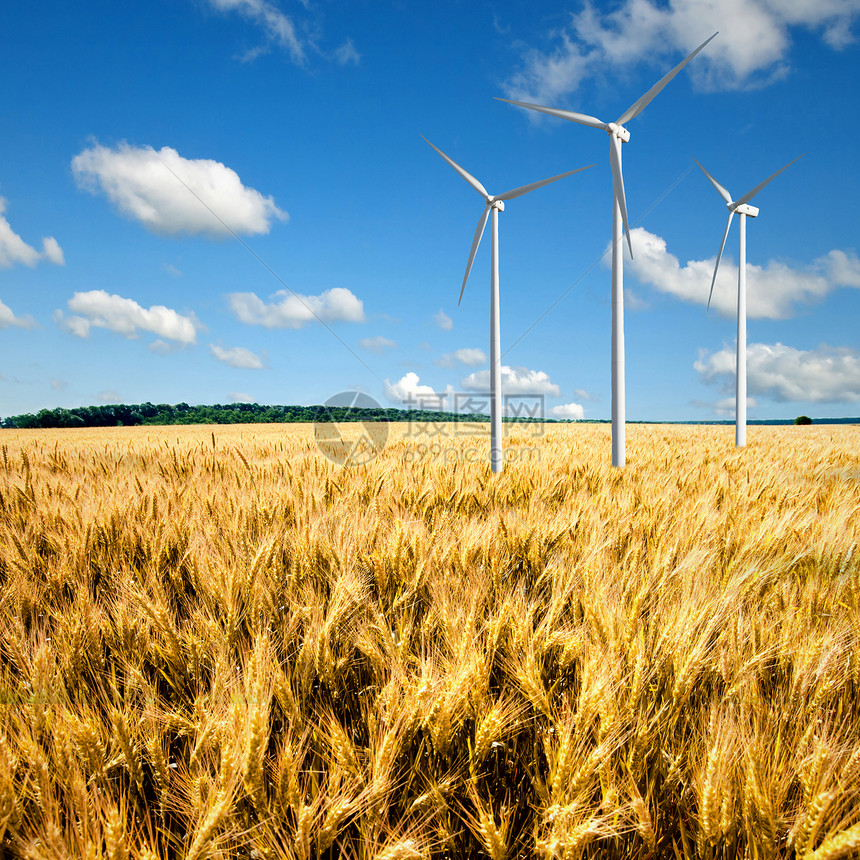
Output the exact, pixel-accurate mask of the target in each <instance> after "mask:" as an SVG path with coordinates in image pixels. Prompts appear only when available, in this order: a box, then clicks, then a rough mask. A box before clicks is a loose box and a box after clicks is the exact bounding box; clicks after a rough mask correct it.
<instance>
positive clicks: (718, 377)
mask: <svg viewBox="0 0 860 860" xmlns="http://www.w3.org/2000/svg"><path fill="white" fill-rule="evenodd" d="M693 366H694V368H695V369H696V371H697V372H698V373H699V375H700V376H701V377H702V380H703V381H704V382H705V383H708V384H711V385H717V386H718V387H719V389H720V390H721V391H723V392H724V393H726V394H730V393H731V392H732V391H734V386H735V348H734V347H733V346H723V348H722V349H721V350H719V351H718V352H714V353H710V354H709V353H708V352H706V351H703V352H702V353H701V355H700V356H699V359H698V360H697V361H696V362H695V364H694V365H693ZM747 391H748V393H749V394H750V395H758V396H759V397H767V398H769V399H771V400H775V401H778V402H789V401H795V402H801V403H858V402H860V353H858V352H856V351H855V350H851V349H847V348H844V347H830V346H827V345H826V344H824V345H822V346H821V347H819V348H818V349H811V350H799V349H794V348H793V347H790V346H785V345H784V344H781V343H776V344H766V343H751V344H748V345H747ZM731 404H732V406H731V408H732V409H734V401H733V400H732V401H731Z"/></svg>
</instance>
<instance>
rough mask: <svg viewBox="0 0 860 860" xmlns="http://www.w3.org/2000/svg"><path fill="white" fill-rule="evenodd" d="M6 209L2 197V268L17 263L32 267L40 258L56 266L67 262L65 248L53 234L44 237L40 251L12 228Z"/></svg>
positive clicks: (0, 249)
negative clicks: (5, 213)
mask: <svg viewBox="0 0 860 860" xmlns="http://www.w3.org/2000/svg"><path fill="white" fill-rule="evenodd" d="M5 211H6V199H5V198H4V197H0V269H11V268H12V266H14V265H16V264H21V265H24V266H29V267H30V268H31V269H32V268H33V267H34V266H35V265H36V264H37V263H38V262H39V260H48V262H51V263H54V265H56V266H62V265H64V264H65V262H66V261H65V258H64V257H63V249H62V248H61V247H60V246H59V244H58V243H57V240H56V239H55V238H54V237H53V236H46V237H45V238H44V239H42V252H41V253H39V251H37V250H36V249H35V248H34V247H32V246H31V245H28V244H27V243H26V242H25V241H24V240H23V239H22V238H21V237H20V236H19V235H18V234H17V233H16V232H15V231H14V230H13V229H12V225H11V224H10V223H9V222H8V221H7V220H6V218H5V217H4V216H3V213H4V212H5Z"/></svg>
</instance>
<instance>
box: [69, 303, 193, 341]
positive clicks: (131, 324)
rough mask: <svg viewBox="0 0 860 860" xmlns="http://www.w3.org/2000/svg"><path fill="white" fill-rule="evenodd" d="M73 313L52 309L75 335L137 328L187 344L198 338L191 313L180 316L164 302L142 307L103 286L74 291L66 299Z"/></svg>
mask: <svg viewBox="0 0 860 860" xmlns="http://www.w3.org/2000/svg"><path fill="white" fill-rule="evenodd" d="M68 308H69V310H70V311H72V316H68V317H67V316H65V315H64V313H63V312H62V311H60V310H57V311H55V313H54V321H55V322H56V323H57V324H58V325H60V326H61V327H62V328H64V329H66V331H69V332H71V333H72V334H74V335H76V336H77V337H82V338H86V337H89V336H90V330H91V329H92V328H106V329H109V330H110V331H115V332H117V333H118V334H122V335H125V337H128V338H134V337H138V336H139V332H142V331H144V332H151V333H152V334H155V335H158V336H159V337H161V338H166V339H167V340H171V341H175V342H176V343H179V344H183V345H187V344H192V343H195V342H196V340H197V329H198V328H200V327H201V326H200V323H199V322H198V321H197V320H196V319H195V317H194V315H193V314H192V315H191V316H182V314H180V313H177V312H176V311H175V310H172V309H171V308H167V307H165V306H164V305H152V306H151V307H149V308H144V307H142V306H141V305H139V304H138V303H137V302H136V301H134V299H127V298H123V296H118V295H116V294H110V293H107V292H106V291H105V290H89V291H87V292H83V293H75V294H74V296H72V298H71V299H69V301H68Z"/></svg>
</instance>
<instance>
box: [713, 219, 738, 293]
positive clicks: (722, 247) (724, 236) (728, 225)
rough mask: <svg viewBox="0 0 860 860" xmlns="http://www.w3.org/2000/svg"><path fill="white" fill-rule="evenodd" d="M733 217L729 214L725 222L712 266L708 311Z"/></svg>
mask: <svg viewBox="0 0 860 860" xmlns="http://www.w3.org/2000/svg"><path fill="white" fill-rule="evenodd" d="M734 217H735V213H734V212H729V220H728V221H727V222H726V232H725V233H723V241H722V242H720V253H719V254H717V264H716V266H714V277H713V278H711V292H710V293H708V310H710V309H711V296H713V295H714V284H716V282H717V270H718V269H719V268H720V260H722V259H723V249H724V248H725V247H726V239H728V238H729V228H730V227H731V226H732V218H734Z"/></svg>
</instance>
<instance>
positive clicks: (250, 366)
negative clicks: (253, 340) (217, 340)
mask: <svg viewBox="0 0 860 860" xmlns="http://www.w3.org/2000/svg"><path fill="white" fill-rule="evenodd" d="M209 349H211V350H212V355H214V356H215V358H217V359H218V361H223V362H224V363H225V364H229V365H230V367H239V368H243V369H244V370H261V369H262V367H263V361H262V359H261V358H260V357H259V356H258V355H255V354H254V353H253V352H251V350H250V349H245V347H244V346H232V347H222V346H217V345H216V344H214V343H210V344H209Z"/></svg>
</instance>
